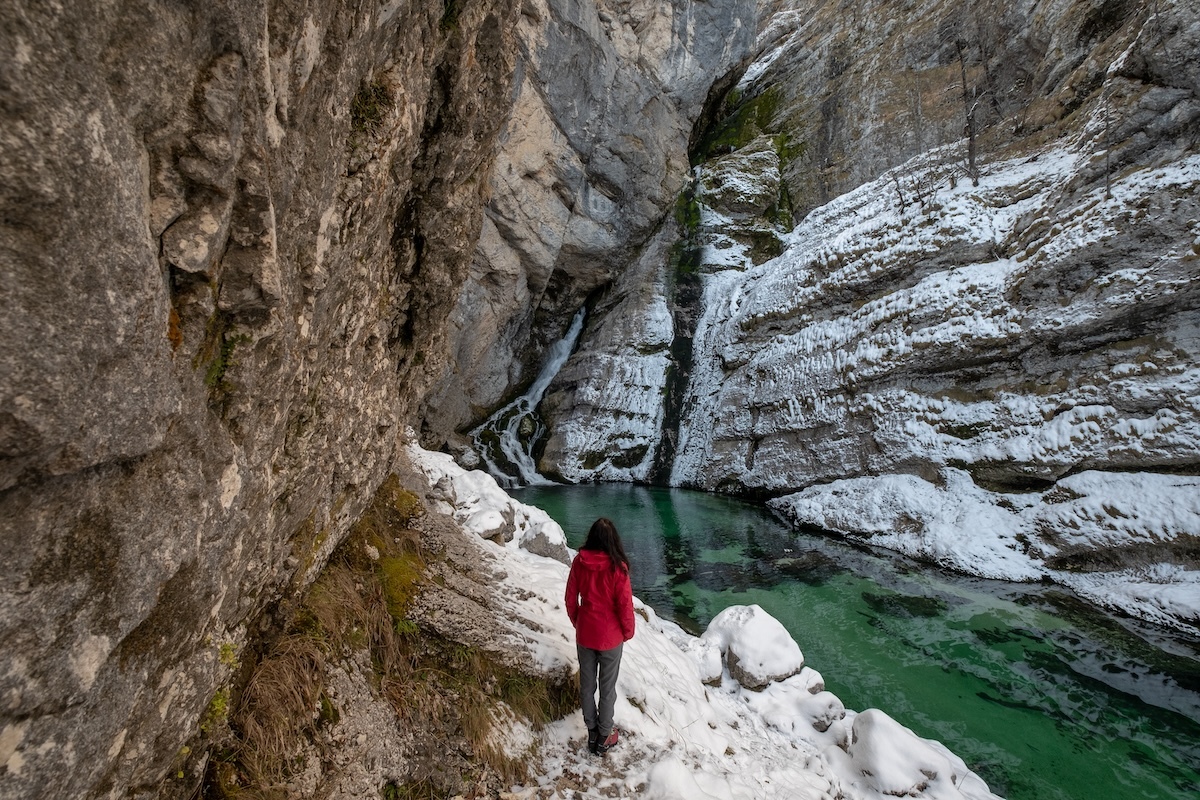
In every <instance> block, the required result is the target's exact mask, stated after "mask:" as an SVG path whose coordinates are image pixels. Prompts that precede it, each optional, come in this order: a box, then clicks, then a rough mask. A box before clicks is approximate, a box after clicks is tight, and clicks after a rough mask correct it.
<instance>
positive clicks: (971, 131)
mask: <svg viewBox="0 0 1200 800" xmlns="http://www.w3.org/2000/svg"><path fill="white" fill-rule="evenodd" d="M954 49H955V51H956V52H957V53H958V69H959V74H960V75H961V76H962V101H963V111H964V116H965V118H966V122H965V124H964V125H963V134H964V135H965V136H966V137H967V177H969V178H970V179H971V185H972V186H978V185H979V168H978V166H976V163H975V136H976V133H977V131H976V127H975V110H976V109H977V108H978V106H979V92H978V91H977V89H976V88H975V86H974V85H973V84H968V81H967V55H966V49H967V43H966V42H965V41H963V40H962V39H961V38H959V37H955V39H954Z"/></svg>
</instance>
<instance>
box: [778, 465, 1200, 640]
mask: <svg viewBox="0 0 1200 800" xmlns="http://www.w3.org/2000/svg"><path fill="white" fill-rule="evenodd" d="M768 505H769V506H770V507H771V508H772V509H774V510H775V511H776V512H778V513H779V514H781V515H782V516H783V517H784V518H786V519H787V520H788V521H789V522H791V523H792V524H795V525H811V526H817V527H820V528H824V529H825V530H829V531H834V532H836V533H839V534H842V535H843V536H847V537H849V538H852V539H857V540H859V541H864V542H869V543H870V544H872V545H875V546H878V547H885V548H888V549H891V550H897V551H899V552H902V553H905V554H907V555H910V556H912V557H914V558H918V559H921V560H924V561H932V562H934V563H937V564H940V565H942V566H945V567H949V568H951V569H955V570H959V571H961V572H966V573H969V574H972V575H982V576H984V577H988V578H999V579H1002V580H1015V581H1029V580H1040V579H1042V578H1049V579H1050V580H1053V581H1055V582H1057V583H1060V584H1062V585H1064V586H1068V587H1070V588H1071V589H1074V590H1075V591H1076V592H1077V593H1078V594H1080V595H1082V596H1083V597H1086V598H1088V599H1089V600H1091V601H1092V602H1095V603H1097V604H1099V605H1101V606H1105V607H1107V608H1111V609H1114V610H1117V611H1120V612H1122V613H1126V614H1131V615H1133V616H1135V617H1141V618H1142V619H1146V620H1150V621H1151V622H1155V623H1157V624H1160V625H1165V626H1168V627H1172V628H1176V629H1178V630H1182V631H1185V632H1187V633H1190V634H1193V635H1194V634H1195V633H1197V632H1198V631H1200V571H1197V570H1195V569H1193V568H1191V567H1190V566H1187V565H1185V564H1173V563H1167V562H1166V561H1165V559H1164V556H1163V555H1161V554H1162V553H1163V552H1166V551H1168V550H1169V549H1170V548H1171V547H1172V546H1173V545H1174V544H1176V543H1184V544H1186V543H1187V542H1191V541H1194V540H1195V539H1196V537H1197V536H1198V535H1200V477H1197V476H1194V475H1170V474H1158V473H1150V472H1099V471H1087V472H1081V473H1079V474H1077V475H1071V476H1069V477H1066V478H1063V479H1062V480H1060V481H1058V483H1057V484H1055V486H1054V487H1053V488H1051V489H1049V490H1047V491H1044V492H1027V493H1023V494H1017V493H1013V492H1004V493H1001V492H991V491H988V490H986V489H983V488H980V487H979V486H977V485H975V483H974V481H973V480H972V479H971V476H970V475H969V474H968V473H966V472H965V471H963V470H959V469H954V468H952V467H943V468H942V469H941V471H940V472H939V474H938V476H937V480H936V481H929V480H925V479H923V478H919V477H917V476H915V475H881V476H874V477H861V478H851V479H847V480H840V481H834V482H832V483H828V484H823V485H820V486H810V487H808V488H807V489H804V490H803V491H800V492H796V493H794V494H790V495H786V496H784V497H780V498H777V499H775V500H772V501H770V502H769V503H768ZM1139 547H1141V548H1153V550H1154V551H1155V552H1156V553H1158V554H1159V555H1157V556H1156V558H1157V559H1158V563H1148V564H1135V565H1131V566H1123V567H1119V568H1108V569H1105V568H1102V567H1101V566H1100V565H1102V564H1103V563H1104V560H1103V558H1101V556H1103V554H1105V553H1106V551H1111V552H1114V553H1117V554H1120V553H1122V552H1136V549H1137V548H1139ZM1089 558H1090V559H1092V560H1093V561H1094V562H1096V564H1097V566H1095V567H1094V568H1091V569H1075V570H1071V569H1066V568H1064V566H1066V565H1069V564H1070V562H1071V561H1072V560H1084V559H1089Z"/></svg>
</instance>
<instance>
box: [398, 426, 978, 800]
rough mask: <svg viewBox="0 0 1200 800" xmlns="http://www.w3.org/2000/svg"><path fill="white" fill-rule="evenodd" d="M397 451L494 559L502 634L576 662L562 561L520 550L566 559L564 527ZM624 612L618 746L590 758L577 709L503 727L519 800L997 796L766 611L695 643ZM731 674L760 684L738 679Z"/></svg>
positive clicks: (662, 624) (535, 651)
mask: <svg viewBox="0 0 1200 800" xmlns="http://www.w3.org/2000/svg"><path fill="white" fill-rule="evenodd" d="M408 454H409V457H410V458H411V459H412V462H413V464H414V465H416V466H417V467H418V468H419V469H420V470H421V471H422V472H423V473H424V474H425V476H426V478H427V479H428V480H429V485H430V488H431V493H432V494H433V495H434V496H436V497H438V498H440V499H439V502H442V503H444V504H445V508H443V509H442V510H444V511H447V512H449V513H451V514H453V516H454V517H455V518H456V519H457V520H459V522H460V523H461V524H462V525H463V528H464V530H466V531H469V532H472V533H474V534H476V535H478V536H479V537H480V542H479V543H480V546H481V547H484V548H486V549H488V550H489V551H490V552H491V553H492V554H493V555H494V556H495V557H496V558H497V559H498V560H499V562H500V565H501V567H502V574H503V576H504V577H503V578H502V579H501V580H500V584H501V585H497V586H495V597H496V598H497V602H498V603H500V604H502V605H503V607H505V608H506V609H507V610H508V612H509V613H508V614H507V618H508V620H509V625H510V633H511V634H512V640H513V642H514V643H518V644H519V645H520V646H523V647H526V648H528V649H529V651H530V653H531V655H532V657H533V658H534V659H535V660H536V662H537V663H538V664H540V665H542V666H543V667H544V668H545V669H546V670H547V671H554V670H560V669H562V668H563V666H564V665H565V666H567V667H569V668H573V667H574V665H575V645H574V635H573V631H572V630H571V624H570V622H569V621H568V619H567V615H566V612H565V611H564V609H563V608H562V593H563V587H564V586H565V585H566V578H567V566H566V565H565V564H564V563H563V561H562V560H559V559H558V558H554V557H546V556H544V555H538V554H537V553H534V552H530V550H529V548H530V546H532V547H533V548H535V549H537V550H538V551H539V552H542V551H545V552H548V553H550V554H552V555H561V553H566V552H568V551H567V550H566V542H565V537H564V535H563V532H562V529H561V528H560V527H559V526H558V525H557V524H556V523H555V522H554V521H553V520H551V519H550V518H549V517H548V516H547V515H546V514H545V513H544V512H542V511H540V510H539V509H535V508H531V507H529V506H526V505H523V504H521V503H518V502H516V501H515V500H513V499H512V498H511V497H509V496H508V495H507V494H506V493H505V492H504V491H503V490H501V489H500V488H499V486H497V485H496V482H495V481H494V480H493V479H492V478H491V477H490V476H488V475H487V474H485V473H482V472H478V471H471V472H468V471H466V470H463V469H462V468H460V467H459V466H457V465H456V464H455V463H454V461H453V459H451V458H450V457H449V456H445V455H443V454H440V453H431V452H428V451H425V450H422V449H420V448H419V447H416V446H415V445H412V446H409V448H408ZM559 548H561V552H560V551H559ZM635 608H636V609H637V612H638V615H639V619H638V632H637V635H636V636H635V637H634V638H633V640H632V641H630V642H629V643H628V644H627V646H626V649H625V655H624V659H623V662H622V665H621V677H620V679H619V681H618V684H617V688H618V693H619V694H618V700H617V707H616V724H617V726H618V727H619V728H620V730H621V733H622V741H621V745H620V746H619V747H617V748H615V749H614V750H612V751H611V752H610V753H609V754H608V755H607V757H605V758H604V759H598V758H596V757H593V756H590V755H588V753H587V751H586V748H585V747H584V746H583V742H584V740H585V738H586V731H585V730H584V727H583V720H582V717H580V716H579V715H571V716H569V717H567V718H566V719H562V720H559V721H558V722H555V723H553V724H551V725H549V726H547V727H546V728H545V729H543V730H542V731H540V732H534V731H530V730H527V729H523V728H522V729H517V728H518V727H519V726H520V724H519V723H514V730H513V732H512V736H511V737H510V741H509V744H510V745H512V744H513V743H518V745H517V746H519V747H521V748H527V752H528V758H529V763H530V764H531V774H532V775H533V776H534V778H533V779H531V781H530V783H529V784H528V785H527V786H524V787H517V788H515V790H514V792H513V796H514V797H519V798H534V797H546V796H559V795H563V794H567V793H569V792H570V791H573V790H579V791H582V792H583V793H584V794H585V795H586V796H629V795H632V794H635V793H637V794H639V795H643V796H646V797H650V798H688V800H696V799H697V798H699V799H703V798H744V797H754V798H789V799H796V800H807V799H808V798H811V799H812V800H817V799H818V798H824V797H831V796H835V797H836V796H841V797H844V798H847V800H851V799H854V798H861V800H886V799H887V798H893V797H896V796H906V797H918V798H930V799H931V800H932V798H937V799H938V800H995V798H996V796H995V795H993V794H992V793H991V792H990V791H988V788H987V785H986V784H985V783H984V782H983V780H982V779H980V778H979V777H978V776H977V775H975V774H974V773H973V772H971V771H970V770H969V769H968V768H967V767H966V765H965V764H964V763H963V761H962V759H960V758H958V757H957V756H955V755H954V754H953V753H951V752H950V751H949V750H947V749H946V748H945V747H944V746H943V745H941V744H940V743H938V742H935V741H931V740H928V739H922V738H920V737H918V736H917V735H916V734H914V733H913V732H912V731H910V730H908V729H907V728H905V727H904V726H902V725H900V724H899V723H898V722H896V721H895V720H893V719H892V718H891V717H889V716H888V715H887V714H886V713H884V712H883V711H880V710H878V709H868V710H866V711H863V712H861V713H859V712H855V711H851V710H849V709H846V708H845V707H844V705H843V704H842V702H841V701H840V700H839V699H838V698H837V697H836V696H834V695H833V694H831V693H830V692H828V691H826V690H825V687H824V681H823V680H822V678H821V676H820V674H819V673H817V672H816V671H814V670H813V669H811V668H809V667H807V666H805V665H804V657H803V654H802V653H801V651H800V647H799V646H798V645H797V643H796V642H795V641H794V640H793V639H792V637H791V636H790V635H789V634H788V633H787V631H786V630H785V629H784V628H783V626H782V625H781V624H780V623H779V622H778V621H776V620H775V619H773V618H772V617H770V616H769V615H768V614H767V613H766V612H765V611H763V610H762V609H761V608H759V607H757V606H735V607H732V608H730V609H727V610H726V611H725V612H723V613H722V614H720V615H718V617H717V618H716V619H714V620H713V622H712V624H711V625H710V626H709V629H708V631H707V632H706V633H705V634H704V635H703V636H702V637H699V638H697V637H694V636H691V635H689V634H688V633H686V632H685V631H684V630H683V629H682V628H680V627H679V626H677V625H675V624H674V623H671V622H669V621H667V620H664V619H661V618H659V617H658V615H657V614H655V613H654V610H653V609H651V608H648V607H646V606H645V605H643V604H642V603H641V602H640V601H637V600H636V599H635ZM731 662H732V663H733V666H734V670H732V671H731V669H730V664H731ZM735 673H736V674H737V675H738V676H739V677H740V678H741V680H742V681H743V682H745V683H747V684H750V685H751V686H753V687H755V688H749V687H748V686H743V685H742V683H739V681H738V680H736V679H735V678H734V677H733V674H735Z"/></svg>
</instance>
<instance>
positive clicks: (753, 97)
mask: <svg viewBox="0 0 1200 800" xmlns="http://www.w3.org/2000/svg"><path fill="white" fill-rule="evenodd" d="M886 12H887V13H884V9H883V6H881V5H879V4H869V3H868V4H858V5H856V6H855V7H854V8H853V9H851V10H850V11H849V13H848V15H847V14H844V13H843V12H842V10H840V9H837V8H835V7H833V6H829V5H828V4H790V5H787V6H786V7H784V4H777V7H776V8H775V10H774V13H773V14H772V15H770V16H767V17H765V20H766V24H765V26H764V30H763V32H762V35H761V36H760V39H759V43H758V46H757V52H758V57H757V60H756V61H755V62H754V63H753V64H752V65H751V66H750V67H749V69H748V70H747V72H746V75H745V76H744V78H743V79H742V81H741V82H740V83H739V84H738V85H737V86H736V88H735V89H734V90H733V91H731V92H730V94H729V95H728V96H727V97H726V98H725V100H724V101H723V103H722V104H720V106H719V109H720V110H719V111H718V112H717V113H716V115H715V119H714V122H713V123H712V124H711V125H710V126H709V128H708V129H707V130H706V131H704V132H702V133H701V134H699V135H698V136H697V137H695V139H694V141H693V151H694V154H695V155H696V156H697V157H703V158H706V159H707V161H706V163H704V164H702V165H701V167H700V168H699V169H698V171H697V176H698V177H697V187H696V188H695V189H694V190H693V191H692V195H693V196H694V197H695V198H696V202H697V208H696V210H695V211H694V212H690V213H689V214H687V215H686V216H688V217H690V218H691V222H690V223H689V224H690V226H691V230H692V231H694V232H695V233H694V235H692V236H691V241H692V242H694V243H696V244H697V245H698V248H699V252H698V253H697V254H696V256H695V258H694V260H693V262H692V263H694V264H698V265H699V269H700V270H701V271H702V273H712V275H711V277H706V278H704V280H703V281H702V283H703V286H702V288H698V289H697V290H696V291H697V293H699V294H701V295H702V296H701V299H700V300H699V301H698V302H695V303H694V307H695V308H698V309H702V310H703V314H702V315H701V317H700V319H699V320H698V323H697V324H696V326H695V329H694V331H690V330H683V329H681V328H682V326H680V325H678V324H677V325H676V336H677V337H688V342H687V344H688V349H690V350H692V351H694V352H695V354H696V355H695V363H694V364H691V365H689V364H688V363H686V362H685V361H684V360H682V359H678V358H677V359H676V360H675V362H674V364H673V365H672V366H674V367H675V368H676V369H678V370H690V372H691V387H690V390H689V392H688V394H687V396H686V398H684V399H680V398H678V397H676V396H675V392H676V389H675V388H674V387H669V385H668V384H669V382H668V379H667V377H666V375H665V374H664V375H663V376H662V377H660V378H659V379H658V385H659V386H660V387H662V389H661V391H664V392H666V393H667V401H666V402H667V404H668V405H669V404H671V403H676V404H678V405H679V406H681V411H680V412H679V413H678V414H677V415H676V416H677V417H678V418H679V419H680V420H681V424H680V430H679V434H678V437H679V439H678V442H677V444H675V443H673V444H675V449H676V450H677V451H678V455H677V456H676V458H675V459H674V465H673V467H674V469H673V472H672V474H671V482H672V483H675V484H680V485H691V486H699V487H702V488H706V489H718V490H722V491H731V492H749V493H754V494H758V493H772V494H774V493H780V492H784V491H788V490H792V489H796V488H800V487H803V486H807V485H810V484H813V483H818V482H823V481H829V480H834V479H837V478H841V477H847V476H853V475H859V474H874V473H880V472H889V471H894V470H902V471H903V470H907V471H918V472H919V471H922V470H926V471H928V468H932V469H933V471H934V472H936V466H937V465H938V464H970V465H971V466H970V467H969V468H970V470H971V472H972V474H974V475H975V476H976V477H977V479H979V480H981V481H984V482H987V483H989V485H992V486H995V487H1009V488H1012V487H1015V486H1017V487H1019V486H1026V485H1030V484H1031V483H1032V484H1034V485H1044V482H1046V481H1052V480H1054V479H1055V478H1057V477H1059V476H1062V475H1064V474H1067V473H1068V472H1069V471H1071V470H1073V469H1087V468H1103V469H1114V468H1115V469H1139V468H1145V467H1147V466H1154V467H1160V468H1161V467H1169V468H1184V469H1193V468H1195V457H1194V453H1195V441H1196V439H1195V423H1194V420H1195V406H1194V402H1193V401H1191V400H1189V399H1188V398H1189V397H1191V396H1192V394H1193V391H1192V388H1190V387H1192V385H1193V384H1194V381H1195V377H1194V365H1195V364H1196V355H1197V351H1196V338H1195V330H1194V324H1193V322H1192V320H1193V319H1194V317H1195V308H1196V302H1197V298H1196V294H1195V289H1194V285H1193V284H1194V278H1195V275H1196V266H1195V257H1196V252H1195V241H1196V237H1197V229H1196V223H1195V220H1196V217H1197V207H1196V203H1195V201H1194V200H1193V199H1192V188H1193V186H1194V180H1195V170H1194V166H1193V159H1194V153H1195V140H1196V131H1197V124H1198V120H1200V116H1198V114H1200V105H1198V102H1200V100H1198V97H1197V89H1196V86H1195V85H1194V84H1195V75H1196V74H1197V72H1198V70H1197V64H1196V63H1195V55H1194V54H1195V52H1196V48H1195V47H1194V45H1195V40H1196V36H1197V35H1200V34H1198V32H1197V31H1198V28H1197V25H1198V23H1197V18H1196V15H1195V13H1194V11H1192V10H1189V9H1188V8H1186V7H1185V6H1184V5H1183V4H1160V5H1159V6H1158V7H1156V8H1155V9H1139V8H1135V7H1134V6H1133V5H1129V4H1120V3H1109V4H1104V5H1103V7H1095V4H1091V3H1067V4H1056V5H1054V6H1053V7H1046V8H1043V7H1042V6H1040V5H1037V6H1031V7H1028V8H1023V9H1016V8H1009V7H1007V6H1006V7H1004V8H1002V9H999V10H997V9H996V8H992V7H991V6H990V5H989V4H987V3H975V4H968V5H966V6H963V5H962V4H945V3H940V2H924V3H920V2H919V3H909V4H907V5H906V6H905V7H904V8H903V9H902V10H901V11H897V10H896V9H895V7H894V4H893V5H889V6H888V7H887V9H886ZM993 12H995V13H993ZM1000 12H1003V13H1000ZM935 96H936V97H939V98H942V100H940V101H935ZM964 98H965V101H964ZM968 110H970V112H971V116H970V119H969V120H967V118H966V114H967V111H968ZM968 123H969V124H968ZM965 124H968V128H967V129H969V130H970V131H973V133H974V135H973V136H969V137H967V138H963V132H964V125H965ZM1026 161H1028V162H1029V163H1028V164H1024V162H1026ZM1171 165H1175V166H1176V168H1171ZM1160 168H1161V169H1160ZM976 181H981V185H980V186H979V187H978V189H976V187H975V186H973V185H972V184H973V183H974V182H976ZM834 198H838V199H836V200H834ZM828 201H833V202H828ZM827 202H828V204H827V205H825V206H822V207H820V208H817V207H818V206H821V204H823V203H827ZM813 209H815V210H813ZM786 213H794V214H796V215H797V216H799V217H804V218H803V220H802V222H801V224H800V227H799V228H797V230H796V232H795V233H794V234H793V236H792V238H791V239H790V240H789V241H788V242H787V244H788V251H787V254H786V255H784V256H783V257H782V258H780V259H779V260H778V261H775V262H772V263H770V264H766V265H764V266H761V267H759V266H758V265H763V262H764V261H765V260H767V259H769V258H770V257H772V256H774V255H777V254H778V253H779V252H781V251H782V249H783V243H782V242H781V241H780V239H779V236H780V230H781V228H780V227H779V223H780V222H782V220H781V219H780V216H781V215H782V214H786ZM787 227H790V225H788V226H787ZM971 265H976V266H975V267H974V268H972V266H971ZM733 270H750V271H749V272H747V273H746V274H745V275H739V274H738V273H735V272H734V271H733ZM681 272H682V271H681V270H679V269H678V268H677V266H676V268H675V269H674V273H672V270H671V268H668V270H667V279H666V280H661V279H660V283H663V284H664V285H666V286H672V285H674V284H675V280H674V279H675V278H676V277H677V276H678V275H679V274H681ZM642 307H644V308H648V307H649V306H647V305H645V304H643V306H642ZM637 309H638V307H637V306H632V307H630V308H629V309H627V310H626V317H627V319H626V321H625V322H624V325H625V326H626V328H630V329H638V328H644V327H645V326H646V325H647V324H648V323H649V320H650V316H649V315H648V314H646V313H645V312H642V314H641V317H640V319H636V318H634V319H629V318H628V317H631V316H635V315H637V314H638V313H639V312H638V310H637ZM675 310H676V315H677V316H678V311H679V307H678V303H676V304H675ZM589 330H592V331H598V330H599V328H598V327H597V326H593V327H591V328H589ZM593 335H594V334H587V335H585V337H584V340H583V342H582V344H581V346H580V353H579V355H577V356H576V360H577V361H578V363H580V364H583V363H586V360H588V359H594V358H595V356H593V355H592V352H593V350H595V351H596V352H597V353H603V352H607V350H608V349H609V344H608V343H607V339H606V338H604V337H603V336H600V337H599V338H597V340H596V341H595V342H593V339H592V336H593ZM676 341H677V343H678V342H679V339H678V338H677V340H676ZM675 349H676V350H678V349H679V348H678V347H677V348H675ZM1143 356H1144V357H1143ZM626 358H628V359H630V360H632V361H634V362H640V361H641V360H642V359H641V357H640V355H639V356H635V355H628V356H626ZM609 361H610V362H612V359H611V358H610V359H609ZM570 366H571V365H570V364H569V365H568V368H570ZM626 372H627V370H623V369H622V368H620V367H619V366H613V367H611V368H609V369H606V370H590V371H589V374H588V375H586V376H583V377H581V376H580V375H579V374H577V373H576V372H571V371H569V370H568V371H565V372H564V378H563V380H562V385H563V388H565V389H568V390H569V391H570V392H571V393H572V395H573V396H574V397H618V396H621V395H622V394H623V393H627V392H628V390H626V389H625V388H624V387H623V386H622V379H621V376H623V375H624V374H626ZM639 374H643V373H642V372H639ZM642 382H643V383H645V381H642ZM552 390H553V389H552ZM638 391H643V390H638ZM562 405H564V406H565V405H566V404H562ZM597 405H599V404H592V406H591V407H589V406H588V405H587V404H581V405H577V406H575V411H574V412H573V414H572V413H571V412H565V413H564V412H559V411H558V410H557V409H555V408H552V409H551V410H552V412H553V413H554V414H560V415H561V417H557V418H555V422H554V426H553V427H554V432H553V434H552V438H551V442H552V443H553V442H557V441H559V440H563V441H566V437H567V436H568V435H569V437H570V440H571V441H573V442H593V443H592V444H589V445H588V446H587V447H586V448H580V447H574V448H570V447H557V448H554V449H548V451H547V457H546V463H545V467H546V468H547V469H549V470H551V471H554V472H557V473H558V474H561V475H563V476H568V477H571V478H572V479H587V478H608V477H616V476H618V475H619V474H620V471H619V470H614V469H612V468H611V467H609V466H606V465H605V464H601V465H600V466H599V467H595V464H594V463H584V461H583V459H581V457H580V454H581V453H582V452H586V453H589V454H591V453H597V452H607V453H608V458H609V461H608V462H607V463H608V464H611V463H612V459H620V458H621V456H622V455H623V454H630V453H636V452H638V451H641V450H646V449H650V450H653V449H655V448H657V447H658V443H659V436H658V434H654V433H652V432H651V433H648V434H647V436H646V438H645V439H644V440H642V441H639V442H636V443H632V442H631V441H630V439H629V438H628V436H627V434H626V432H625V431H623V430H622V431H620V432H619V433H618V434H617V435H610V434H607V433H605V432H606V431H609V430H610V429H612V427H613V425H612V422H611V419H612V417H613V416H616V415H624V414H625V413H626V412H625V409H624V408H621V406H620V405H619V404H614V403H609V404H608V405H607V406H600V408H599V410H596V408H595V406H597ZM609 408H620V411H619V412H617V413H616V414H614V412H613V411H611V410H609ZM667 416H671V415H667ZM927 425H928V426H932V428H933V429H936V434H934V435H933V436H926V435H925V434H923V433H920V432H919V431H921V430H924V429H925V426H927ZM914 426H916V428H914ZM1092 427H1096V428H1098V430H1094V431H1093V430H1092ZM560 431H570V432H571V433H569V434H567V433H562V432H560ZM672 434H673V431H672V430H671V426H670V425H668V430H667V437H668V439H671V435H672ZM597 440H598V441H597ZM935 440H936V441H935ZM551 456H553V460H552V459H551ZM560 461H561V463H559V462H560ZM594 461H595V459H592V462H594ZM589 466H591V467H594V468H593V469H587V467H589ZM930 474H933V473H932V472H930ZM1039 482H1041V483H1039Z"/></svg>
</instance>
